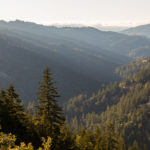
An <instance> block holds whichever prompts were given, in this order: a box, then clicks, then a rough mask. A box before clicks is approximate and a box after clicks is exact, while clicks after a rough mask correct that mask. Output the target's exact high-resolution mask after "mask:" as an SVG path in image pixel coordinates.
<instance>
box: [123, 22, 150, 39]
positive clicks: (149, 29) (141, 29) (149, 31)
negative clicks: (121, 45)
mask: <svg viewBox="0 0 150 150" xmlns="http://www.w3.org/2000/svg"><path fill="white" fill-rule="evenodd" d="M122 33H125V34H128V35H140V36H146V37H149V38H150V24H146V25H141V26H137V27H134V28H129V29H126V30H123V31H122Z"/></svg>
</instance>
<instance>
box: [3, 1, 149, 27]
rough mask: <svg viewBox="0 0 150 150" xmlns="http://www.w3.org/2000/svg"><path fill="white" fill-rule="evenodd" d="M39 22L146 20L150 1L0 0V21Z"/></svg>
mask: <svg viewBox="0 0 150 150" xmlns="http://www.w3.org/2000/svg"><path fill="white" fill-rule="evenodd" d="M16 19H20V20H25V21H33V22H36V23H40V24H54V23H58V24H63V23H77V24H78V23H79V24H97V23H99V24H106V25H111V24H112V25H128V24H144V23H150V0H0V20H7V21H8V20H16Z"/></svg>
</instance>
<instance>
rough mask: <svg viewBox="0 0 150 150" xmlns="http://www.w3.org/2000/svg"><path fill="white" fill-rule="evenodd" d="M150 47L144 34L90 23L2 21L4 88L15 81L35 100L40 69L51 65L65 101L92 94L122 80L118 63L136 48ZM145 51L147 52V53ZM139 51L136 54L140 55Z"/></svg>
mask: <svg viewBox="0 0 150 150" xmlns="http://www.w3.org/2000/svg"><path fill="white" fill-rule="evenodd" d="M145 46H147V47H150V40H149V39H148V38H146V37H140V36H128V35H124V34H120V33H115V32H104V31H100V30H98V29H95V28H92V27H80V28H79V27H78V28H77V27H62V28H58V27H54V26H43V25H38V24H35V23H31V22H24V21H19V20H17V21H11V22H5V21H0V86H1V87H7V85H8V84H9V83H10V82H12V83H13V84H14V85H15V87H16V89H17V91H18V92H19V93H20V94H21V96H22V97H23V98H24V99H25V103H27V102H29V101H34V100H35V97H36V96H35V95H36V93H37V87H38V83H39V81H40V80H41V78H42V71H43V69H44V68H45V67H46V66H49V67H50V68H51V70H52V72H53V74H54V78H55V79H56V81H57V86H58V87H59V92H60V95H61V99H62V101H66V100H68V98H70V97H73V96H75V95H78V94H80V93H86V94H89V93H91V92H93V91H95V90H97V89H98V88H99V87H100V86H101V85H102V84H103V83H108V82H110V81H113V80H118V77H117V76H116V75H115V74H114V70H115V68H116V67H118V66H120V65H122V64H125V63H128V62H129V61H130V60H131V59H133V58H134V57H135V56H132V55H131V57H130V58H129V57H128V56H129V54H131V52H132V50H134V49H140V48H143V47H145ZM146 54H147V53H146ZM141 56H143V55H141V54H140V53H139V54H138V56H136V57H141Z"/></svg>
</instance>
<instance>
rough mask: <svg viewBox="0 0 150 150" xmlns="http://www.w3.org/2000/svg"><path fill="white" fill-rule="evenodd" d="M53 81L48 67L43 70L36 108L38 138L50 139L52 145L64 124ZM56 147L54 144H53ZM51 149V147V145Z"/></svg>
mask: <svg viewBox="0 0 150 150" xmlns="http://www.w3.org/2000/svg"><path fill="white" fill-rule="evenodd" d="M54 84H55V81H54V80H53V78H52V73H51V71H50V69H49V68H48V67H46V69H45V70H44V74H43V81H42V82H41V83H40V88H39V93H38V94H39V97H38V102H39V105H38V106H37V120H38V121H39V129H40V131H39V134H40V136H43V137H45V138H46V137H47V136H50V137H51V138H52V141H53V143H54V142H55V139H57V136H58V135H59V134H60V128H61V126H62V125H63V124H64V116H63V113H62V110H61V107H59V106H58V104H57V101H56V98H58V97H59V94H58V92H57V88H56V87H55V85H54ZM55 145H56V143H55ZM52 147H53V145H52Z"/></svg>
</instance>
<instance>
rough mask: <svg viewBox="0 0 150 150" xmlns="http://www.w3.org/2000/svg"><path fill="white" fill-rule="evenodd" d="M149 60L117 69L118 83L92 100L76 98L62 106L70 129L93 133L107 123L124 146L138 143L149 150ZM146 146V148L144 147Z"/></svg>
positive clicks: (87, 97) (144, 59) (139, 60)
mask: <svg viewBox="0 0 150 150" xmlns="http://www.w3.org/2000/svg"><path fill="white" fill-rule="evenodd" d="M149 68H150V57H147V58H143V59H138V60H136V61H135V62H133V63H131V64H129V65H127V66H123V67H121V68H119V69H117V72H118V73H120V75H121V76H123V80H122V81H121V82H119V83H117V82H115V83H111V84H110V85H107V86H104V87H103V88H101V89H100V90H99V91H98V92H97V93H94V94H93V95H92V96H91V97H89V96H87V95H79V96H77V97H74V98H72V99H70V100H69V101H68V103H66V104H65V106H64V111H65V115H66V118H67V122H68V125H69V126H70V127H71V129H72V130H75V131H79V130H81V129H82V128H86V129H91V130H94V129H95V128H97V127H101V128H103V127H105V123H106V122H108V121H110V122H113V124H114V125H115V130H116V131H117V132H118V133H120V132H122V134H123V137H124V138H125V142H126V143H128V144H127V145H131V144H132V143H133V142H134V141H137V143H138V145H139V146H140V149H142V150H143V149H149V147H150V145H149V143H150V141H149V137H150V129H149V126H150V70H149ZM146 147H147V148H146Z"/></svg>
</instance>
